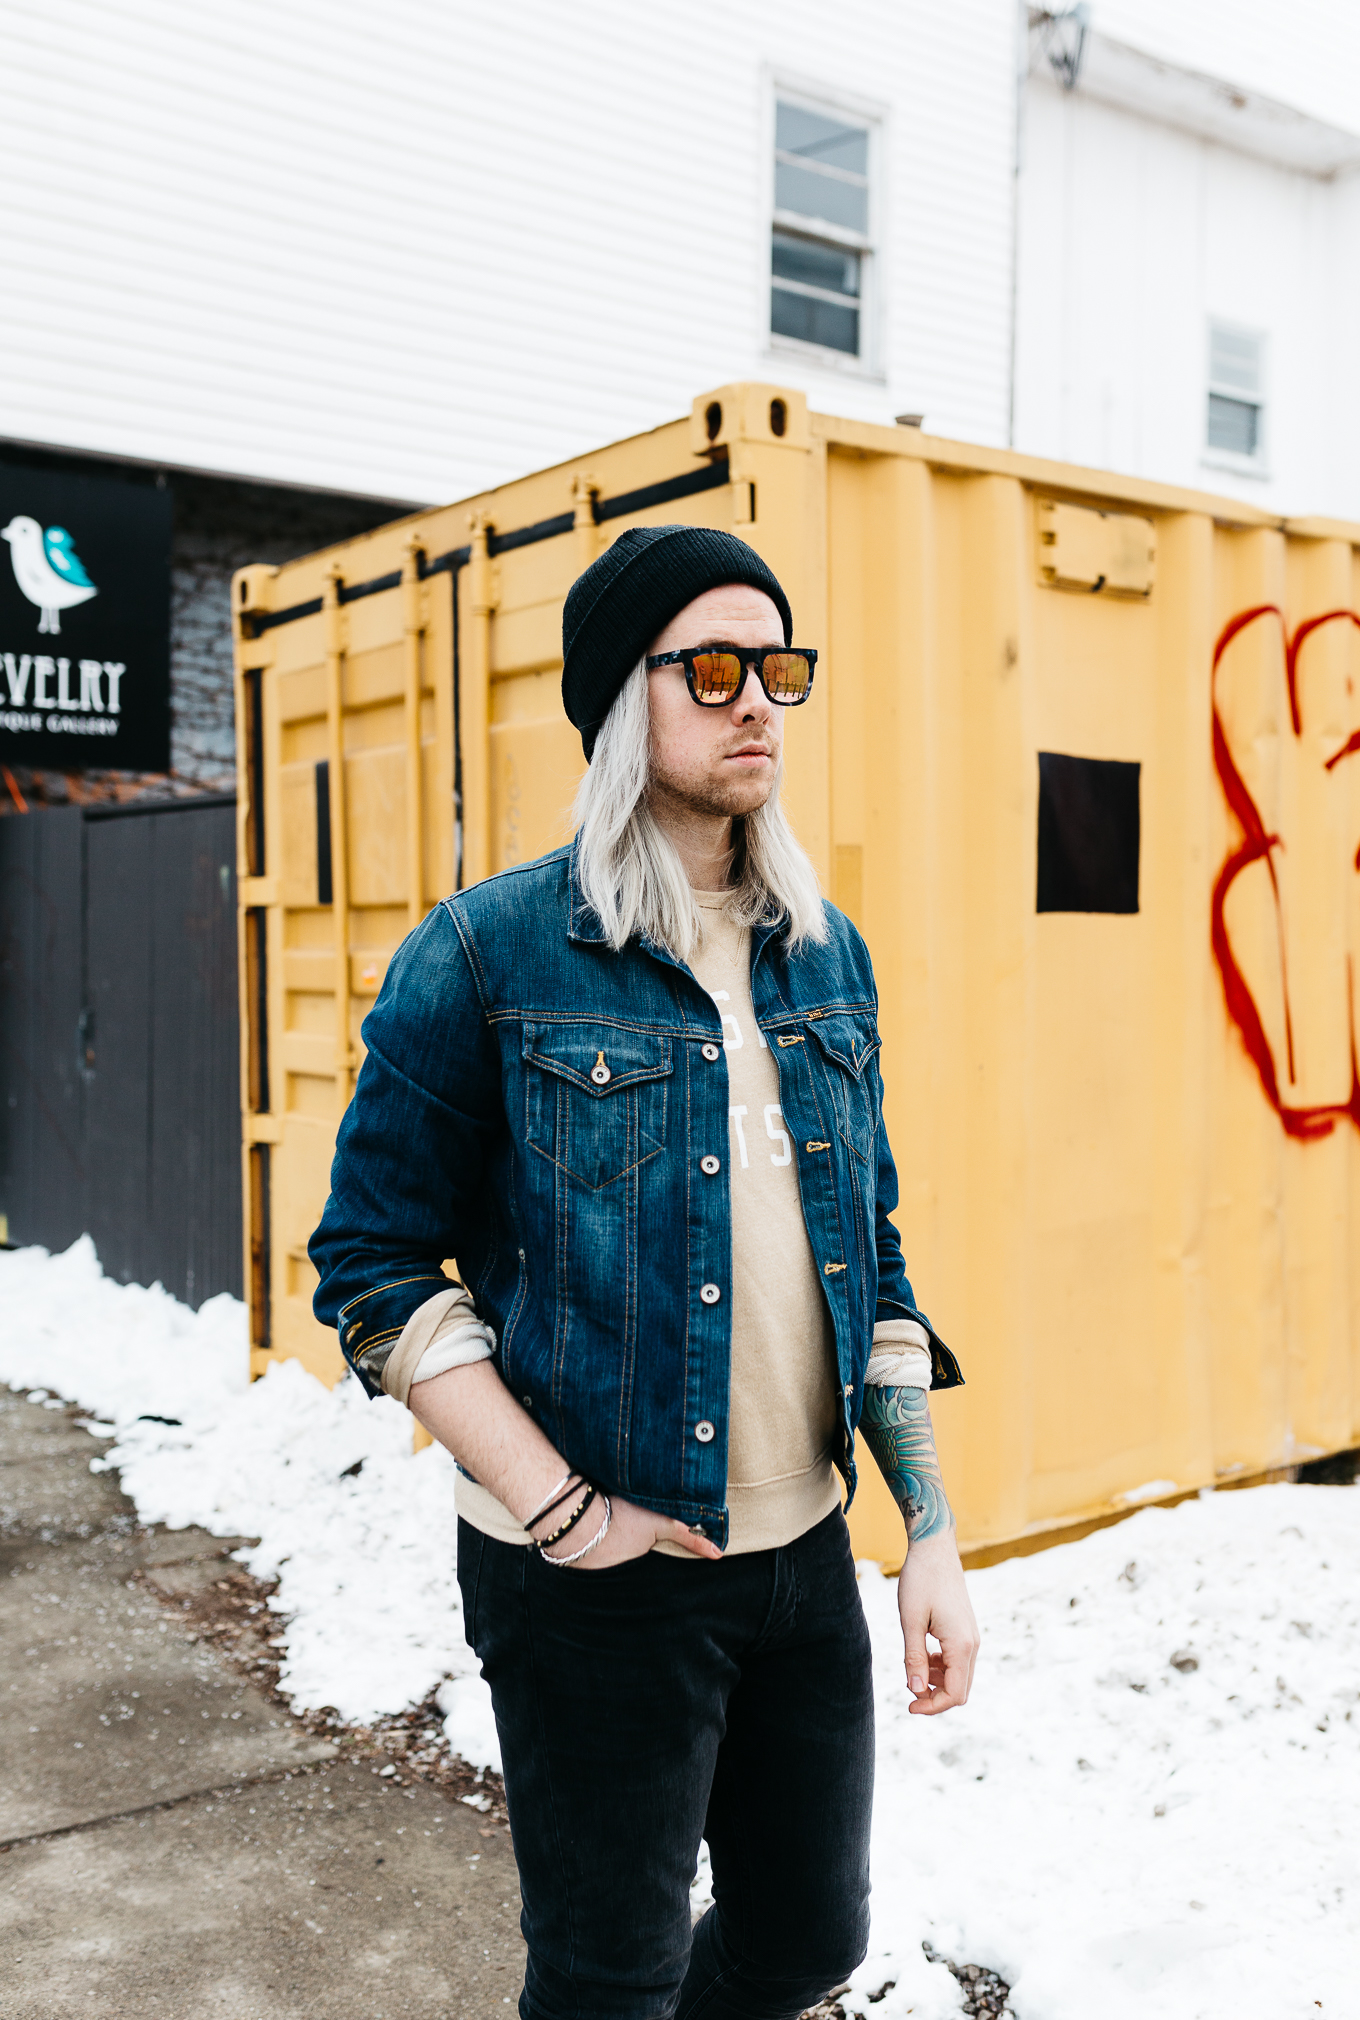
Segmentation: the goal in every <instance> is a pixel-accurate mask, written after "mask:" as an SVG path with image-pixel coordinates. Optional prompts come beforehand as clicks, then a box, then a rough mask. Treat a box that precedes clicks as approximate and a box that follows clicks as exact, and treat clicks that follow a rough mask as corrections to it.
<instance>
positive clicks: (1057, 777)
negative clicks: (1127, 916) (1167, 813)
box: [1035, 750, 1142, 913]
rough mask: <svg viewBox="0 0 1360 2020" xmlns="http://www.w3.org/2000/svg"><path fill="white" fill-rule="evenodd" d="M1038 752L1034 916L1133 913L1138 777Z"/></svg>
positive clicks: (1103, 763) (1100, 763) (1103, 761)
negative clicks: (1037, 831)
mask: <svg viewBox="0 0 1360 2020" xmlns="http://www.w3.org/2000/svg"><path fill="white" fill-rule="evenodd" d="M1141 769H1142V768H1141V766H1139V765H1136V764H1127V763H1125V762H1124V761H1123V760H1122V759H1112V758H1081V757H1063V756H1060V755H1059V753H1058V752H1056V751H1046V750H1041V751H1040V753H1039V877H1038V894H1037V902H1036V904H1035V910H1036V911H1039V912H1123V913H1128V912H1136V911H1137V910H1138V849H1139V790H1138V789H1139V772H1140V771H1141Z"/></svg>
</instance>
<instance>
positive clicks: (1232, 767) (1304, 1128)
mask: <svg viewBox="0 0 1360 2020" xmlns="http://www.w3.org/2000/svg"><path fill="white" fill-rule="evenodd" d="M1262 620H1266V621H1270V620H1273V621H1274V624H1275V625H1278V627H1279V636H1280V642H1281V644H1282V646H1283V662H1284V663H1283V672H1284V682H1285V689H1286V693H1287V696H1288V702H1289V726H1290V729H1291V730H1292V732H1293V737H1294V740H1295V744H1296V746H1297V745H1298V744H1299V743H1300V740H1301V739H1302V736H1303V709H1302V700H1301V695H1300V675H1299V655H1300V653H1301V651H1302V648H1303V646H1304V645H1305V644H1306V643H1307V641H1308V640H1309V639H1310V638H1312V637H1313V636H1314V635H1315V634H1316V633H1317V632H1318V631H1319V630H1321V629H1322V627H1323V626H1324V625H1331V624H1344V625H1351V626H1354V627H1355V628H1357V629H1360V614H1358V613H1357V612H1355V611H1354V610H1327V611H1323V612H1322V613H1321V615H1319V616H1317V617H1309V618H1306V619H1304V621H1303V622H1302V623H1300V624H1299V625H1298V626H1297V627H1296V628H1295V631H1294V633H1293V636H1292V637H1291V636H1290V635H1289V632H1288V630H1287V627H1286V625H1285V620H1284V613H1283V612H1282V611H1281V610H1280V608H1279V606H1278V605H1277V604H1274V603H1258V604H1256V605H1255V606H1254V607H1253V608H1252V609H1250V610H1242V611H1239V612H1238V614H1237V616H1236V617H1234V618H1231V619H1230V620H1229V622H1228V623H1227V624H1225V625H1224V627H1223V630H1222V632H1221V633H1220V634H1219V639H1218V643H1217V644H1216V646H1215V647H1214V661H1213V675H1212V685H1211V694H1212V703H1213V748H1214V769H1215V771H1216V772H1217V773H1218V778H1219V782H1220V784H1221V785H1222V787H1223V792H1224V796H1225V798H1226V799H1227V802H1228V805H1229V807H1230V808H1231V810H1232V814H1233V818H1234V819H1235V820H1236V822H1237V825H1238V827H1239V828H1240V829H1241V831H1242V839H1241V841H1240V842H1239V843H1238V845H1237V846H1236V847H1235V848H1233V849H1231V850H1230V851H1229V853H1228V855H1227V857H1226V859H1225V861H1224V863H1223V866H1222V868H1221V869H1220V870H1219V873H1218V876H1217V878H1216V880H1215V882H1214V891H1213V902H1212V907H1211V915H1210V916H1211V922H1212V923H1211V934H1212V942H1213V950H1214V958H1215V960H1216V961H1217V963H1218V969H1219V973H1220V975H1221V976H1222V978H1223V994H1224V999H1225V1001H1226V1003H1227V1009H1228V1015H1229V1016H1230V1017H1231V1019H1232V1021H1233V1023H1234V1024H1235V1025H1236V1026H1237V1029H1238V1031H1239V1032H1240V1033H1241V1035H1242V1042H1243V1044H1244V1045H1245V1046H1246V1049H1247V1054H1248V1056H1249V1058H1250V1059H1251V1062H1252V1064H1253V1065H1254V1067H1255V1068H1256V1072H1257V1075H1258V1076H1259V1078H1260V1082H1261V1087H1262V1090H1263V1091H1264V1093H1265V1096H1266V1099H1267V1100H1268V1101H1269V1103H1270V1105H1271V1107H1272V1108H1273V1109H1274V1110H1275V1113H1276V1114H1277V1115H1278V1116H1279V1118H1280V1121H1281V1122H1282V1124H1283V1125H1284V1128H1285V1130H1286V1132H1287V1133H1288V1134H1289V1135H1290V1136H1296V1137H1300V1138H1303V1139H1305V1140H1306V1139H1309V1138H1314V1137H1319V1136H1327V1135H1330V1133H1331V1132H1332V1130H1333V1129H1334V1128H1335V1127H1336V1124H1337V1123H1338V1122H1339V1121H1342V1120H1344V1119H1345V1118H1346V1117H1349V1118H1350V1120H1351V1121H1352V1122H1353V1123H1354V1124H1355V1125H1356V1127H1357V1128H1360V1063H1357V1057H1356V1038H1355V1028H1356V1026H1355V1009H1356V987H1355V961H1354V950H1353V949H1352V950H1351V952H1350V953H1348V955H1347V960H1346V984H1347V997H1348V1006H1347V1007H1348V1012H1349V1018H1348V1022H1349V1031H1350V1092H1349V1095H1348V1097H1347V1098H1346V1099H1345V1100H1340V1099H1338V1100H1335V1101H1324V1102H1314V1103H1311V1104H1307V1105H1302V1104H1298V1103H1294V1102H1291V1101H1290V1100H1289V1099H1288V1098H1287V1097H1286V1095H1285V1093H1284V1092H1283V1091H1282V1086H1281V1074H1280V1071H1279V1062H1278V1061H1277V1059H1276V1057H1275V1050H1274V1048H1273V1047H1272V1045H1271V1042H1270V1039H1269V1037H1268V1036H1267V1033H1266V1027H1265V1023H1264V1020H1263V1018H1262V1016H1261V1012H1260V1009H1259V1007H1258V1005H1257V1001H1256V997H1255V995H1254V994H1253V991H1252V988H1251V985H1250V984H1249V982H1248V980H1247V977H1246V975H1245V974H1244V972H1243V969H1242V966H1241V964H1240V963H1239V961H1238V958H1237V955H1236V954H1235V952H1234V950H1233V945H1232V940H1231V936H1230V933H1229V929H1228V923H1227V917H1226V909H1227V900H1228V894H1229V892H1230V891H1231V890H1232V887H1233V885H1234V884H1235V883H1236V882H1237V880H1238V879H1239V878H1240V877H1241V876H1243V875H1244V873H1245V872H1246V871H1247V870H1248V869H1250V868H1251V866H1252V865H1253V864H1255V863H1264V865H1265V868H1266V871H1267V873H1268V875H1269V879H1270V892H1271V900H1272V904H1273V908H1274V917H1275V935H1276V943H1277V946H1278V952H1279V981H1280V994H1281V997H1282V1001H1283V1043H1284V1051H1285V1060H1284V1065H1285V1069H1286V1077H1287V1080H1288V1082H1289V1084H1290V1085H1291V1086H1292V1085H1294V1084H1296V1081H1297V1078H1298V1073H1299V1070H1300V1069H1301V1062H1300V1061H1298V1060H1297V1058H1296V1047H1295V1024H1296V1015H1295V1012H1296V1007H1297V1006H1296V1005H1294V1004H1293V1003H1292V1001H1291V997H1290V974H1289V967H1288V961H1287V949H1286V933H1285V924H1286V921H1285V912H1284V903H1283V899H1282V896H1281V890H1280V877H1279V874H1278V872H1277V868H1276V856H1277V855H1283V853H1284V850H1285V843H1284V840H1283V838H1282V837H1281V836H1280V835H1279V834H1276V833H1271V832H1269V831H1268V830H1267V827H1266V823H1265V820H1264V819H1263V817H1262V815H1261V811H1260V809H1259V807H1258V806H1257V804H1256V801H1255V798H1254V797H1253V795H1252V793H1251V791H1250V789H1249V788H1248V786H1247V783H1246V780H1245V779H1244V778H1243V775H1242V771H1241V769H1240V767H1239V766H1238V763H1237V761H1236V759H1235V758H1234V756H1233V751H1232V745H1231V740H1230V736H1229V732H1228V729H1227V728H1226V726H1225V722H1224V715H1223V707H1222V697H1221V694H1220V687H1219V675H1220V669H1221V666H1222V663H1223V658H1224V655H1225V653H1227V651H1228V649H1229V647H1230V646H1231V645H1232V643H1233V641H1234V640H1235V639H1237V638H1239V637H1240V636H1241V634H1242V633H1243V632H1245V631H1246V630H1247V629H1248V627H1250V626H1252V625H1255V624H1257V623H1259V622H1261V621H1262ZM1357 754H1360V729H1358V730H1356V731H1355V732H1353V734H1352V735H1351V736H1350V737H1349V738H1348V739H1347V740H1346V741H1345V742H1344V743H1343V744H1342V745H1341V747H1340V749H1339V750H1336V751H1334V752H1333V753H1332V754H1331V756H1330V757H1328V758H1326V759H1325V760H1324V761H1323V766H1322V769H1323V771H1324V772H1325V773H1329V774H1330V773H1332V772H1334V771H1335V770H1336V768H1337V766H1338V765H1340V764H1341V762H1342V760H1343V759H1344V758H1347V757H1353V756H1356V755H1357ZM1354 867H1355V868H1356V869H1357V870H1360V849H1357V851H1356V858H1355V864H1354Z"/></svg>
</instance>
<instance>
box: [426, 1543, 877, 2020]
mask: <svg viewBox="0 0 1360 2020" xmlns="http://www.w3.org/2000/svg"><path fill="white" fill-rule="evenodd" d="M458 1578H459V1583H460V1585H461V1587H462V1593H463V1605H464V1609H465V1623H466V1626H467V1632H468V1638H469V1640H470V1641H471V1643H472V1645H473V1647H474V1648H475V1650H476V1652H477V1654H478V1655H479V1656H480V1657H481V1661H482V1668H483V1671H484V1673H485V1676H486V1678H487V1681H488V1683H489V1684H490V1686H491V1696H492V1701H493V1703H494V1705H495V1709H496V1724H497V1727H498V1729H499V1732H500V1738H501V1749H502V1753H503V1755H504V1761H505V1788H506V1795H507V1798H508V1802H509V1810H510V1825H511V1830H512V1832H513V1834H514V1841H515V1854H516V1857H517V1859H518V1862H519V1872H520V1888H521V1894H522V1898H523V1903H524V1910H523V1915H522V1917H521V1927H522V1929H523V1931H524V1938H525V1941H526V1943H527V1944H528V1949H529V1958H528V1966H527V1970H526V1973H525V1983H524V1991H523V1994H522V1995H521V1998H520V2007H519V2010H520V2014H521V2016H522V2020H568V2016H570V2020H596V2016H599V2020H603V2016H606V2015H610V2016H627V2020H671V2016H683V2020H699V2016H700V2015H703V2016H704V2020H737V2016H741V2020H757V2016H759V2020H782V2016H784V2015H790V2016H791V2015H796V2014H799V2013H801V2012H802V2011H803V2009H804V2008H805V2007H807V2006H811V2005H815V2004H816V2002H817V2000H818V1999H820V1998H821V1997H822V1995H823V1994H824V1993H825V1992H827V1991H829V1990H830V1989H831V1988H832V1986H834V1985H837V1984H839V1983H840V1982H841V1981H842V1980H843V1979H844V1978H846V1977H847V1976H848V1975H849V1973H850V1972H851V1971H852V1970H853V1969H854V1967H855V1965H856V1964H858V1963H859V1961H860V1959H861V1958H862V1957H863V1955H864V1952H865V1947H866V1943H867V1940H868V1928H869V1905H868V1903H869V1818H870V1810H871V1806H872V1801H873V1764H874V1708H873V1689H872V1682H871V1675H870V1656H869V1634H868V1629H867V1627H866V1625H865V1620H864V1613H863V1609H862V1607H861V1605H860V1600H859V1593H858V1591H857V1590H856V1586H855V1569H854V1562H853V1560H852V1557H851V1554H850V1539H849V1535H848V1533H847V1530H846V1526H845V1521H844V1518H843V1517H842V1515H841V1514H840V1512H839V1511H836V1512H835V1513H833V1514H831V1515H828V1516H827V1518H826V1520H825V1521H823V1522H819V1523H818V1524H817V1526H816V1528H815V1529H811V1530H809V1531H808V1533H807V1534H806V1535H805V1536H800V1537H799V1538H798V1540H797V1541H796V1542H794V1543H791V1544H788V1545H787V1546H786V1547H785V1548H783V1549H781V1550H763V1551H756V1552H752V1553H751V1554H749V1555H746V1556H739V1557H732V1558H728V1559H725V1560H723V1561H722V1562H721V1563H717V1564H712V1563H695V1564H690V1563H685V1562H683V1561H681V1560H679V1559H677V1558H673V1557H664V1556H660V1555H658V1554H657V1553H656V1552H652V1553H651V1554H650V1555H648V1556H646V1557H641V1558H637V1559H635V1560H634V1561H633V1562H631V1563H628V1564H620V1565H616V1566H613V1567H611V1568H609V1569H607V1570H604V1571H586V1570H580V1571H575V1570H568V1571H559V1570H554V1568H553V1567H552V1566H551V1565H549V1564H544V1563H543V1562H542V1561H541V1560H540V1558H539V1556H538V1553H537V1551H535V1550H529V1549H518V1548H516V1547H515V1546H514V1545H513V1544H509V1543H498V1542H496V1541H495V1540H494V1539H493V1538H491V1537H488V1536H483V1535H482V1534H481V1532H480V1531H479V1530H476V1529H473V1528H471V1527H469V1525H468V1524H467V1523H466V1522H460V1523H459V1525H458ZM701 1837H706V1838H707V1839H708V1845H709V1851H710V1854H711V1857H712V1861H713V1898H714V1905H713V1907H712V1908H711V1909H710V1910H709V1912H708V1913H707V1914H706V1915H705V1916H704V1918H703V1920H702V1921H701V1922H700V1923H699V1924H698V1926H697V1928H695V1930H694V1931H693V1935H692V1936H691V1932H690V1910H689V1886H690V1881H691V1879H692V1877H693V1874H694V1867H695V1859H696V1856H697V1853H698V1849H699V1840H700V1838H701Z"/></svg>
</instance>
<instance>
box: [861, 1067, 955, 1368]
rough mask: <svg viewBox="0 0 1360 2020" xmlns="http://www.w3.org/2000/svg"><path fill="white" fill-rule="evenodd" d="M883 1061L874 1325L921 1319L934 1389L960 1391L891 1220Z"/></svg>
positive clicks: (878, 1077)
mask: <svg viewBox="0 0 1360 2020" xmlns="http://www.w3.org/2000/svg"><path fill="white" fill-rule="evenodd" d="M881 1061H882V1053H881V1052H880V1053H879V1055H878V1057H877V1059H876V1060H875V1074H874V1078H875V1082H876V1093H875V1099H876V1101H877V1103H878V1130H877V1132H876V1135H875V1139H874V1140H875V1142H876V1143H877V1145H878V1189H877V1196H876V1203H875V1213H876V1218H875V1226H874V1236H875V1245H876V1247H877V1250H878V1303H877V1305H876V1306H875V1308H874V1323H875V1325H877V1324H879V1323H881V1322H882V1321H883V1320H885V1319H916V1320H918V1321H919V1323H920V1324H921V1325H923V1326H924V1327H925V1329H926V1332H927V1333H928V1335H929V1337H930V1377H931V1379H930V1386H931V1388H932V1389H956V1388H959V1387H961V1386H962V1383H963V1373H962V1370H961V1369H960V1367H959V1364H958V1362H957V1361H956V1360H955V1358H954V1356H953V1354H952V1353H951V1352H950V1351H949V1348H948V1347H947V1346H946V1345H945V1343H944V1341H943V1340H942V1339H941V1338H940V1336H939V1334H938V1333H937V1332H936V1331H935V1328H934V1327H933V1326H932V1325H931V1323H930V1320H929V1319H928V1318H927V1317H926V1315H925V1313H924V1312H923V1311H922V1310H921V1309H920V1307H919V1306H918V1305H917V1302H916V1293H915V1291H913V1289H912V1287H911V1283H910V1281H909V1279H908V1277H907V1268H906V1264H905V1263H904V1262H903V1260H902V1241H901V1237H900V1236H899V1234H898V1232H897V1229H896V1228H895V1227H894V1225H893V1223H892V1221H891V1219H890V1218H889V1216H890V1215H891V1213H892V1212H893V1210H894V1208H895V1207H896V1205H897V1200H898V1187H897V1166H896V1164H895V1163H894V1162H893V1154H892V1149H891V1147H890V1145H889V1143H888V1131H887V1127H886V1125H885V1123H884V1121H883V1075H882V1072H881V1070H880V1068H881Z"/></svg>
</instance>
